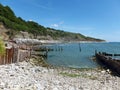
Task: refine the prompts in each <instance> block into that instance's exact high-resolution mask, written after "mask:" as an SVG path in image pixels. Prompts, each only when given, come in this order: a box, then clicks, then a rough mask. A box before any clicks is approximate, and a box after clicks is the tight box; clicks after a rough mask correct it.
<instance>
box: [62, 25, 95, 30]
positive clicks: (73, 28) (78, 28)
mask: <svg viewBox="0 0 120 90" xmlns="http://www.w3.org/2000/svg"><path fill="white" fill-rule="evenodd" d="M63 28H64V29H69V30H82V31H84V30H86V31H87V30H95V29H96V28H94V27H72V26H64V27H63Z"/></svg>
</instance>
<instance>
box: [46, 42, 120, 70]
mask: <svg viewBox="0 0 120 90" xmlns="http://www.w3.org/2000/svg"><path fill="white" fill-rule="evenodd" d="M49 47H50V48H53V49H54V51H51V52H49V53H48V58H47V62H48V63H49V64H51V65H55V66H64V67H72V68H96V67H98V66H99V65H98V64H97V63H96V62H94V61H93V60H92V59H91V58H92V56H93V55H95V50H97V51H102V52H107V53H119V54H120V43H117V42H116V43H115V42H111V43H80V44H78V43H69V44H54V45H52V46H49ZM79 47H81V50H80V48H79ZM59 48H62V50H60V51H59V50H58V49H59ZM115 58H119V57H115Z"/></svg>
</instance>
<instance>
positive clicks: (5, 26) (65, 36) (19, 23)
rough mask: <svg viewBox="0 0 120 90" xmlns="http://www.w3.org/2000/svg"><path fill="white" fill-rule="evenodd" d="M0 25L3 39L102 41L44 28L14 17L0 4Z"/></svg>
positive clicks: (7, 7)
mask: <svg viewBox="0 0 120 90" xmlns="http://www.w3.org/2000/svg"><path fill="white" fill-rule="evenodd" d="M0 25H1V26H0V35H2V37H3V38H4V39H13V38H36V39H42V40H43V39H44V40H61V41H103V40H101V39H96V38H91V37H86V36H84V35H82V34H80V33H71V32H65V31H63V30H56V29H53V28H46V27H44V26H42V25H40V24H38V23H36V22H34V21H25V20H23V19H22V18H21V17H16V15H15V14H14V12H13V11H12V9H11V8H10V7H9V6H3V5H1V4H0Z"/></svg>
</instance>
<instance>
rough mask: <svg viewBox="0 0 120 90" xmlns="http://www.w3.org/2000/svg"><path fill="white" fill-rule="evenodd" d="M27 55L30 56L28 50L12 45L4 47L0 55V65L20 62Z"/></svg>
mask: <svg viewBox="0 0 120 90" xmlns="http://www.w3.org/2000/svg"><path fill="white" fill-rule="evenodd" d="M28 57H30V51H29V50H20V48H19V47H14V46H12V47H11V48H6V50H5V54H4V55H2V56H1V55H0V65H2V64H10V63H16V62H20V61H23V60H25V59H26V58H28Z"/></svg>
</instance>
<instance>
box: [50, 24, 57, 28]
mask: <svg viewBox="0 0 120 90" xmlns="http://www.w3.org/2000/svg"><path fill="white" fill-rule="evenodd" d="M51 26H52V27H55V28H57V27H59V25H58V24H52V25H51Z"/></svg>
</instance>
